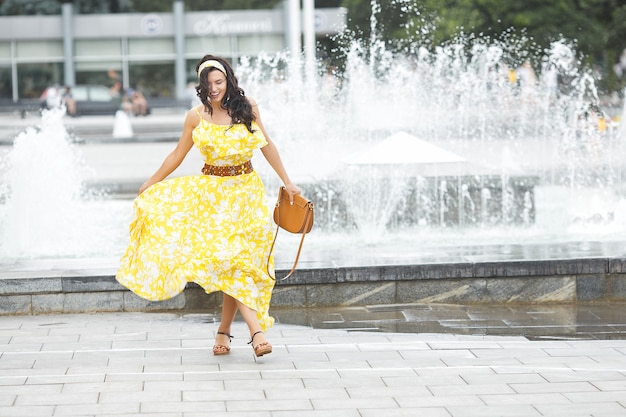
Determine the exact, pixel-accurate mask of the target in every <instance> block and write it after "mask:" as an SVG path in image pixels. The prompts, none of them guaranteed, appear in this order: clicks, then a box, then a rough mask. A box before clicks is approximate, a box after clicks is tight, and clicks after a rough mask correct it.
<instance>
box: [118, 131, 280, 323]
mask: <svg viewBox="0 0 626 417" xmlns="http://www.w3.org/2000/svg"><path fill="white" fill-rule="evenodd" d="M197 133H198V132H194V142H195V143H196V145H198V141H197V137H196V136H197ZM263 142H264V141H263ZM201 152H202V153H205V154H206V153H207V152H208V153H209V154H211V153H214V152H215V149H213V148H211V149H210V150H207V148H206V147H205V148H202V147H201ZM246 157H247V156H246ZM209 159H210V158H209ZM236 159H240V158H236ZM272 239H273V226H272V223H271V218H270V213H269V206H268V204H267V196H266V193H265V187H264V185H263V183H262V181H261V179H260V177H259V176H258V175H257V173H256V172H255V171H252V172H250V173H248V174H241V175H236V176H227V177H219V176H212V175H195V176H184V177H177V178H172V179H166V180H164V181H161V182H158V183H156V184H154V185H152V186H151V187H149V188H148V189H147V190H145V191H144V192H143V193H142V194H141V195H139V196H138V197H137V198H136V199H135V201H134V218H133V220H132V222H131V225H130V243H129V245H128V248H127V249H126V252H125V253H124V255H123V256H122V258H121V265H120V268H119V270H118V272H117V275H116V279H117V281H118V282H120V283H121V284H122V285H124V286H125V287H127V288H128V289H130V290H131V291H133V292H134V293H135V294H137V295H139V296H140V297H142V298H145V299H148V300H153V301H159V300H166V299H169V298H172V297H175V296H176V295H178V294H180V293H181V292H182V291H183V290H184V289H185V286H186V285H187V283H188V282H195V283H197V284H198V285H200V286H201V287H202V288H203V289H204V290H205V291H206V292H207V293H211V292H214V291H222V292H223V293H225V294H228V295H230V296H232V297H234V298H235V299H237V300H239V301H241V302H242V303H243V304H245V305H246V306H248V307H250V308H251V309H253V310H255V311H256V312H257V317H258V319H259V322H260V324H261V327H262V328H263V330H267V329H268V328H269V327H271V326H272V324H273V322H274V319H273V318H272V317H270V316H269V305H270V299H271V295H272V289H273V287H274V283H275V281H274V280H273V279H272V277H271V276H270V275H268V272H267V269H268V255H269V251H270V247H271V244H272ZM269 271H270V273H271V274H272V275H273V274H274V265H273V258H272V257H270V258H269Z"/></svg>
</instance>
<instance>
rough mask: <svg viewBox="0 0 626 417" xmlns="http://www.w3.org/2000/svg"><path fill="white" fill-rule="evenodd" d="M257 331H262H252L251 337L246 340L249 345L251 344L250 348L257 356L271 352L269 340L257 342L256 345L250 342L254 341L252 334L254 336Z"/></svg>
mask: <svg viewBox="0 0 626 417" xmlns="http://www.w3.org/2000/svg"><path fill="white" fill-rule="evenodd" d="M259 333H263V332H262V331H261V330H259V331H258V332H256V333H254V334H253V335H252V337H251V338H250V341H249V342H248V344H249V345H252V349H253V350H254V354H255V355H256V357H257V358H258V357H260V356H263V355H267V354H268V353H272V345H270V343H269V342H263V343H259V344H258V345H256V346H254V345H253V344H252V342H254V336H256V335H257V334H259ZM263 334H265V333H263Z"/></svg>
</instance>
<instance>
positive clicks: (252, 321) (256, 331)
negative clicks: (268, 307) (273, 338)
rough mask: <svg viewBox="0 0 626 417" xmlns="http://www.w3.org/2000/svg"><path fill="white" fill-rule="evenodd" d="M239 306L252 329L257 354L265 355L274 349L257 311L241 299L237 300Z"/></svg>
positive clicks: (249, 327) (253, 343)
mask: <svg viewBox="0 0 626 417" xmlns="http://www.w3.org/2000/svg"><path fill="white" fill-rule="evenodd" d="M235 302H236V303H237V308H238V309H239V311H240V312H241V315H242V316H243V319H244V321H245V322H246V324H247V325H248V329H249V330H250V338H251V339H252V348H253V349H254V352H255V353H256V355H257V356H263V355H264V354H267V353H270V352H271V351H272V345H270V344H269V342H268V341H267V339H266V338H265V334H264V333H263V332H262V329H261V324H260V323H259V319H258V318H257V315H256V311H255V310H253V309H251V308H250V307H248V306H246V305H245V304H243V303H242V302H241V301H239V300H235Z"/></svg>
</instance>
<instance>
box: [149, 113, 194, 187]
mask: <svg viewBox="0 0 626 417" xmlns="http://www.w3.org/2000/svg"><path fill="white" fill-rule="evenodd" d="M199 123H200V116H199V115H198V113H196V111H195V110H194V109H191V110H189V111H188V112H187V116H186V117H185V125H184V127H183V132H182V134H181V135H180V138H179V139H178V144H176V147H175V148H174V150H173V151H172V152H170V153H169V155H167V156H166V157H165V160H163V163H162V164H161V166H160V167H159V169H157V171H156V172H155V173H154V174H152V176H151V177H150V178H148V180H147V181H146V182H144V183H143V184H142V185H141V187H139V194H141V193H142V192H144V191H145V190H146V189H147V188H148V187H150V186H151V185H153V184H156V183H157V182H159V181H161V180H163V179H165V178H166V177H167V176H168V175H170V174H171V173H172V172H174V170H175V169H176V168H178V167H179V166H180V164H181V163H182V162H183V159H185V156H187V153H188V152H189V150H190V149H191V147H192V146H193V139H192V137H191V134H192V132H193V129H194V128H195V127H196V126H198V124H199Z"/></svg>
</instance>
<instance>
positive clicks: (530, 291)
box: [0, 258, 626, 315]
mask: <svg viewBox="0 0 626 417" xmlns="http://www.w3.org/2000/svg"><path fill="white" fill-rule="evenodd" d="M625 264H626V259H625V258H581V259H551V260H545V261H542V260H534V261H533V260H524V261H499V262H460V263H441V264H435V263H433V264H420V265H383V266H359V267H327V268H308V269H306V268H302V269H298V270H297V272H296V274H294V276H293V277H291V278H290V279H288V280H286V281H277V283H276V288H275V289H274V293H273V298H272V305H273V306H275V307H333V306H361V305H374V304H403V303H416V302H417V303H461V304H480V303H483V304H498V303H500V304H502V303H504V304H506V303H511V304H514V303H577V302H601V301H623V300H626V273H624V268H625ZM277 272H278V276H281V275H285V273H286V272H287V271H286V270H279V271H277ZM220 303H221V296H220V295H219V294H210V295H208V296H207V295H206V294H205V293H204V291H203V290H202V288H200V287H199V286H198V285H196V284H193V283H190V284H188V286H187V288H186V289H185V291H184V292H183V293H182V294H180V295H179V296H177V297H175V298H173V299H170V300H167V301H163V302H148V301H146V300H143V299H141V298H139V297H137V296H135V295H134V294H132V293H131V292H129V291H128V290H126V289H125V288H124V287H122V286H121V285H120V284H118V283H117V281H116V280H115V277H114V272H113V273H111V272H110V271H103V270H94V271H90V270H89V268H87V267H84V268H83V269H78V270H74V271H64V272H61V271H59V272H56V273H55V272H54V271H43V272H42V273H41V275H38V272H37V271H27V272H25V271H16V272H15V274H12V273H11V271H7V272H3V273H2V274H0V314H3V315H10V314H43V313H46V314H49V313H79V312H95V311H145V310H148V311H150V310H157V311H160V310H181V311H195V310H202V309H206V308H210V307H215V306H219V305H220Z"/></svg>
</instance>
